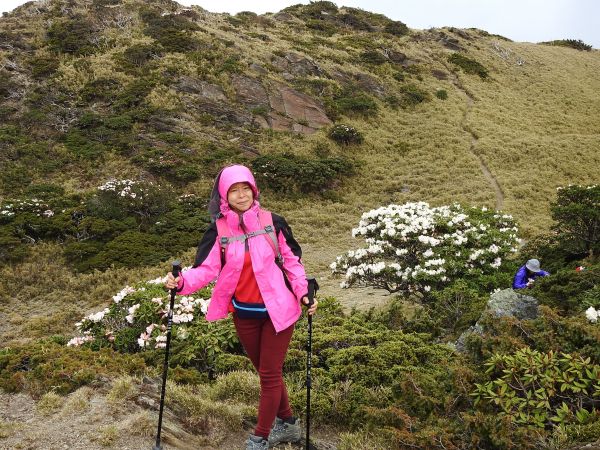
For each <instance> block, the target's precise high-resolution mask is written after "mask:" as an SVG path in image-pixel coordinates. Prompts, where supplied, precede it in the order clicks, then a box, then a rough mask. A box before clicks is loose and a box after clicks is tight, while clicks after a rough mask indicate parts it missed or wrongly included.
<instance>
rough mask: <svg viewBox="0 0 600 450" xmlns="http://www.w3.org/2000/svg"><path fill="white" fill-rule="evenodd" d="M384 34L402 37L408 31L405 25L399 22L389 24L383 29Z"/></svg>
mask: <svg viewBox="0 0 600 450" xmlns="http://www.w3.org/2000/svg"><path fill="white" fill-rule="evenodd" d="M383 31H385V32H386V33H389V34H393V35H394V36H404V35H406V34H408V32H409V29H408V27H407V26H406V24H404V23H402V22H400V21H399V20H398V21H396V20H394V21H392V22H389V23H388V24H387V25H386V26H385V28H384V29H383Z"/></svg>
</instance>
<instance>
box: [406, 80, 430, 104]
mask: <svg viewBox="0 0 600 450" xmlns="http://www.w3.org/2000/svg"><path fill="white" fill-rule="evenodd" d="M400 93H401V95H402V97H401V100H400V104H401V106H403V107H410V106H415V105H418V104H419V103H423V102H425V101H427V100H429V98H430V96H429V93H427V92H426V91H424V90H422V89H421V88H419V87H417V86H415V85H414V84H407V85H406V86H402V87H401V88H400Z"/></svg>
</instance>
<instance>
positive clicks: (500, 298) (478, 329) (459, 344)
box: [456, 288, 538, 351]
mask: <svg viewBox="0 0 600 450" xmlns="http://www.w3.org/2000/svg"><path fill="white" fill-rule="evenodd" d="M487 314H491V315H493V316H495V317H515V318H517V319H519V320H531V319H535V318H536V317H537V316H538V301H537V300H536V299H535V298H534V297H531V296H529V295H524V294H521V293H519V292H518V291H515V290H513V289H510V288H509V289H504V290H502V291H498V292H494V293H493V294H492V295H491V297H490V299H489V301H488V304H487V306H486V308H485V311H484V312H483V314H482V317H484V316H485V315H487ZM473 333H477V334H482V333H483V326H482V325H481V318H480V319H479V320H478V321H477V323H476V324H475V325H473V326H472V327H470V328H469V329H468V330H466V331H465V332H464V333H463V334H461V335H460V337H459V338H458V340H457V341H456V349H457V350H458V351H464V350H465V340H466V338H467V337H468V336H470V335H471V334H473Z"/></svg>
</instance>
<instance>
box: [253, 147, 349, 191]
mask: <svg viewBox="0 0 600 450" xmlns="http://www.w3.org/2000/svg"><path fill="white" fill-rule="evenodd" d="M251 165H252V169H253V171H254V172H255V173H256V176H257V178H258V180H259V182H260V183H261V185H263V186H266V187H268V188H270V189H273V190H275V191H279V192H284V193H297V192H302V193H322V192H324V191H327V190H328V189H332V188H334V187H335V186H336V184H338V183H339V182H341V181H342V180H343V178H344V177H346V176H351V175H353V174H354V170H355V166H356V164H355V163H353V162H352V161H351V160H350V159H348V158H346V157H333V158H316V159H310V158H305V157H301V156H298V155H295V154H292V153H284V154H282V155H263V156H259V157H257V158H255V159H254V160H253V161H252V164H251Z"/></svg>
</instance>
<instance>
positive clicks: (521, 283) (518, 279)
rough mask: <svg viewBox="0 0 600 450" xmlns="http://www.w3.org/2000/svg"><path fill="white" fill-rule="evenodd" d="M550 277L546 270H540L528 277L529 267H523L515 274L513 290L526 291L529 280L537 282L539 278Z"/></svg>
mask: <svg viewBox="0 0 600 450" xmlns="http://www.w3.org/2000/svg"><path fill="white" fill-rule="evenodd" d="M548 275H550V274H549V273H548V272H546V271H545V270H540V271H539V272H537V273H530V274H529V276H527V267H525V266H522V267H520V268H519V270H518V271H517V273H516V274H515V278H514V280H513V286H512V287H513V289H525V288H526V287H527V282H528V281H529V280H532V279H533V280H535V279H536V278H538V277H545V276H548Z"/></svg>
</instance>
